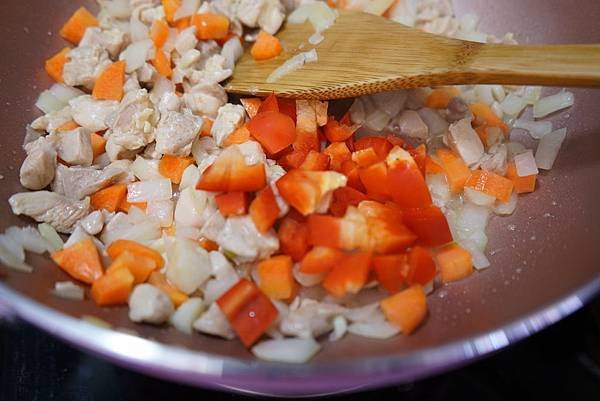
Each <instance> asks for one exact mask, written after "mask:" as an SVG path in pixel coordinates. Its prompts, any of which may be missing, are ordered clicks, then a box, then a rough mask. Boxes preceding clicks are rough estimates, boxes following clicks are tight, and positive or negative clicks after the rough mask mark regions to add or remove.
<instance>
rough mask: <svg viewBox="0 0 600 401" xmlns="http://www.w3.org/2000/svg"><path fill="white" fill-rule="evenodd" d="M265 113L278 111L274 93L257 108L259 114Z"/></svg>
mask: <svg viewBox="0 0 600 401" xmlns="http://www.w3.org/2000/svg"><path fill="white" fill-rule="evenodd" d="M265 111H279V102H278V99H277V97H276V96H275V94H274V93H271V94H270V95H269V96H267V97H266V98H265V100H263V101H262V103H261V104H260V107H259V108H258V112H259V113H263V112H265Z"/></svg>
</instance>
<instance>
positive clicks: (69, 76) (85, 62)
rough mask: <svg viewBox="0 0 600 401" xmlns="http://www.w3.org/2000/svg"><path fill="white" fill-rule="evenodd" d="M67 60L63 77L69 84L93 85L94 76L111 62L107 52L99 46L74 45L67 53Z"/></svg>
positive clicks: (96, 76) (91, 86)
mask: <svg viewBox="0 0 600 401" xmlns="http://www.w3.org/2000/svg"><path fill="white" fill-rule="evenodd" d="M67 58H68V59H69V61H67V62H66V63H65V66H64V69H63V79H64V81H65V83H66V84H67V85H69V86H85V87H86V88H88V89H92V88H93V87H94V83H95V82H96V78H98V76H99V75H100V74H101V73H102V71H104V69H105V68H106V67H107V66H108V65H109V64H111V61H110V59H109V58H108V53H107V51H106V50H104V49H103V48H102V47H101V46H98V45H92V46H85V47H76V48H75V49H72V50H71V51H70V52H69V53H68V54H67Z"/></svg>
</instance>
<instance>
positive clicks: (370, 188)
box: [358, 162, 391, 197]
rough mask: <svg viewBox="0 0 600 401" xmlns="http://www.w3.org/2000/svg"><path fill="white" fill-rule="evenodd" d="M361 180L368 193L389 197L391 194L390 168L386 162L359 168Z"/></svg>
mask: <svg viewBox="0 0 600 401" xmlns="http://www.w3.org/2000/svg"><path fill="white" fill-rule="evenodd" d="M358 174H359V176H360V181H361V182H362V184H363V185H364V186H365V188H366V189H367V194H369V195H372V196H383V197H387V196H389V195H390V189H391V188H389V184H388V168H387V166H386V164H385V162H379V163H375V164H373V165H371V166H369V167H366V168H361V169H359V170H358Z"/></svg>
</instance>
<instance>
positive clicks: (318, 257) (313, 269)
mask: <svg viewBox="0 0 600 401" xmlns="http://www.w3.org/2000/svg"><path fill="white" fill-rule="evenodd" d="M343 257H344V253H343V252H342V251H340V250H338V249H335V248H328V247H325V246H316V247H314V248H313V249H311V250H310V251H309V252H308V253H307V254H306V255H304V258H302V262H301V263H300V271H301V272H302V273H306V274H318V273H325V272H327V271H329V270H331V268H333V267H334V266H335V265H336V264H337V263H338V262H339V261H340V260H342V258H343Z"/></svg>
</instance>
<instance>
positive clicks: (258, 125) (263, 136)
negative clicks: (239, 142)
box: [247, 100, 296, 154]
mask: <svg viewBox="0 0 600 401" xmlns="http://www.w3.org/2000/svg"><path fill="white" fill-rule="evenodd" d="M265 103H266V100H265V101H264V102H263V105H264V104H265ZM261 107H262V106H261ZM247 127H248V130H249V131H250V135H252V136H253V137H254V138H255V139H256V140H257V141H258V142H260V144H261V145H262V146H263V147H264V148H265V150H266V151H267V152H269V153H271V154H273V153H277V152H279V151H281V150H283V149H285V148H286V147H288V146H290V145H291V144H292V143H293V142H294V140H295V139H296V127H295V125H294V121H293V120H292V119H291V118H290V117H289V116H287V115H285V114H283V113H280V112H279V111H275V110H272V111H265V112H259V113H258V114H257V115H256V116H254V117H253V118H252V119H251V120H250V121H249V122H248V124H247Z"/></svg>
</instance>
